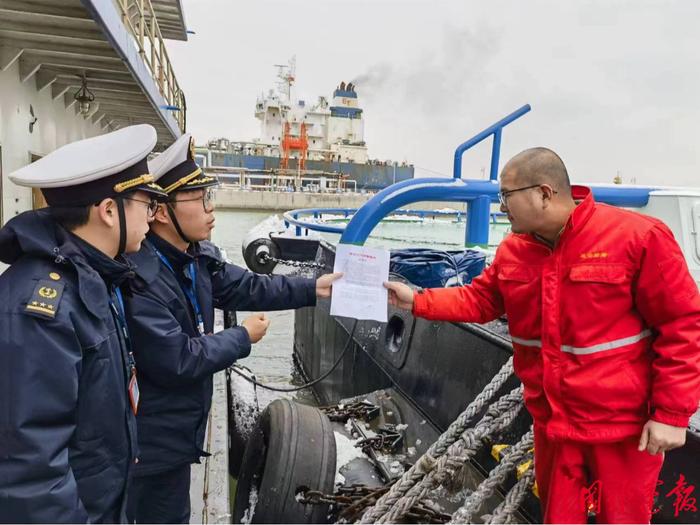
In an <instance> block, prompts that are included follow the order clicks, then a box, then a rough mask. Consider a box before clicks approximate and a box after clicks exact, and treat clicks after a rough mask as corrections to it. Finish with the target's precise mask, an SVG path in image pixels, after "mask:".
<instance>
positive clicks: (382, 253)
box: [331, 244, 389, 323]
mask: <svg viewBox="0 0 700 525" xmlns="http://www.w3.org/2000/svg"><path fill="white" fill-rule="evenodd" d="M333 271H334V272H343V276H342V277H341V278H340V279H338V280H337V281H335V282H334V283H333V292H332V295H331V315H340V316H342V317H353V318H355V319H372V320H375V321H381V322H383V323H386V321H387V310H388V307H387V300H388V294H387V289H386V288H384V282H385V281H388V280H389V251H388V250H383V249H381V248H367V247H365V246H355V245H352V244H338V246H337V248H336V251H335V265H334V266H333Z"/></svg>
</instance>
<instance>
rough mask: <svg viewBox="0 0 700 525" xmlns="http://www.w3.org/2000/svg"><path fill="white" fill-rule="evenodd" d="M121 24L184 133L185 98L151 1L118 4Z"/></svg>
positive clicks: (119, 0)
mask: <svg viewBox="0 0 700 525" xmlns="http://www.w3.org/2000/svg"><path fill="white" fill-rule="evenodd" d="M115 3H116V4H117V6H118V7H119V9H120V10H121V15H122V21H123V23H124V25H125V26H126V27H127V29H128V30H129V32H130V33H131V35H132V36H133V38H134V41H135V42H136V45H137V46H138V50H139V54H140V55H141V58H142V59H143V61H144V62H145V63H146V65H147V66H148V68H149V69H150V71H151V75H152V77H153V79H154V80H155V81H156V84H157V85H158V89H159V91H160V94H161V95H162V96H163V98H164V99H165V101H166V104H167V108H166V109H169V110H173V116H174V118H175V120H176V121H177V124H178V126H179V128H180V131H182V132H183V133H184V132H185V127H186V109H187V108H186V106H185V95H184V93H183V92H182V90H181V89H180V85H179V84H178V83H177V79H176V78H175V72H174V71H173V66H172V63H171V62H170V57H169V56H168V51H167V49H166V48H165V42H164V40H163V35H162V34H161V32H160V27H159V26H158V19H157V17H156V14H155V11H154V10H153V6H152V5H151V1H150V0H115Z"/></svg>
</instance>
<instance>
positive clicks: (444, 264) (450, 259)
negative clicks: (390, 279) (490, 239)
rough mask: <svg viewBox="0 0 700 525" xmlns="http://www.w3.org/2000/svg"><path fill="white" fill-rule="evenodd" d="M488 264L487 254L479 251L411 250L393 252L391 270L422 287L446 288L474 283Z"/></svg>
mask: <svg viewBox="0 0 700 525" xmlns="http://www.w3.org/2000/svg"><path fill="white" fill-rule="evenodd" d="M485 264H486V255H485V254H484V253H483V252H480V251H477V250H463V251H460V250H455V251H442V250H431V249H428V248H409V249H406V250H392V251H391V261H390V264H389V271H391V272H393V273H397V274H399V275H401V276H402V277H404V278H406V279H408V280H409V281H410V282H412V283H413V284H415V285H417V286H420V287H422V288H442V287H446V286H461V285H463V284H468V283H470V282H471V280H472V279H473V278H474V277H476V276H477V275H479V274H480V273H481V272H482V271H483V269H484V266H485Z"/></svg>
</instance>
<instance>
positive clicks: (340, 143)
mask: <svg viewBox="0 0 700 525" xmlns="http://www.w3.org/2000/svg"><path fill="white" fill-rule="evenodd" d="M276 67H277V68H278V71H277V85H276V88H275V89H270V90H269V91H268V92H267V93H264V94H262V95H260V96H259V97H258V99H257V100H256V103H255V118H256V119H258V120H259V121H260V136H259V137H258V138H255V139H253V140H250V141H235V140H229V139H226V138H216V139H212V140H210V141H209V142H208V143H207V144H205V145H202V146H201V147H198V148H197V154H198V155H199V160H200V162H201V164H203V165H204V166H205V167H206V168H219V169H217V170H216V171H217V174H218V175H219V176H220V177H221V178H222V180H223V181H224V182H227V181H231V182H238V180H239V177H240V175H241V174H244V175H246V176H247V178H248V180H250V181H251V185H255V182H256V181H258V182H259V181H269V180H272V176H273V175H278V176H279V175H289V176H292V175H296V176H297V177H298V178H303V179H309V180H308V182H309V183H313V182H312V181H311V179H312V178H321V177H322V178H324V179H328V180H339V181H340V184H338V185H336V186H334V187H340V188H342V189H347V190H357V191H376V190H381V189H383V188H385V187H387V186H389V185H391V184H394V183H396V182H401V181H404V180H408V179H412V178H413V173H414V167H413V166H412V165H410V164H409V163H408V162H406V161H401V162H398V161H393V160H379V159H371V158H370V157H369V152H368V148H367V144H366V142H365V139H364V131H365V122H364V112H363V110H362V108H361V106H360V99H359V96H358V91H357V87H356V86H355V85H354V84H353V83H352V82H348V83H345V82H340V83H339V84H338V85H337V86H336V87H335V89H334V90H333V93H332V96H331V97H326V96H319V97H318V98H317V100H316V101H315V102H313V103H308V101H306V100H301V99H296V100H294V97H293V93H292V86H293V84H294V82H295V80H296V77H295V70H296V60H295V59H294V58H292V59H291V60H290V61H289V63H288V64H286V65H278V66H276ZM221 168H229V169H221ZM347 181H354V182H352V183H348V182H347ZM295 189H299V187H298V185H297V186H296V187H295ZM321 189H322V188H321Z"/></svg>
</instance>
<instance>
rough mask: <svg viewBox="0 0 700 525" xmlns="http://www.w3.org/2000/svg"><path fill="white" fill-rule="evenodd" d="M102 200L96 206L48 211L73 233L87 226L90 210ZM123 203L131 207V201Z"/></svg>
mask: <svg viewBox="0 0 700 525" xmlns="http://www.w3.org/2000/svg"><path fill="white" fill-rule="evenodd" d="M131 195H132V194H131V193H129V194H127V195H126V196H131ZM107 198H111V197H107ZM102 200H105V199H102ZM102 200H101V201H99V202H96V203H94V204H87V205H79V206H49V207H48V208H47V209H48V210H49V213H51V217H53V219H54V220H55V221H56V222H57V223H59V224H60V225H61V226H63V227H64V228H65V229H66V230H68V231H73V230H75V229H76V228H78V227H80V226H85V225H86V224H87V223H88V222H89V221H90V209H91V208H92V207H93V206H97V205H99V204H100V202H102ZM115 200H116V199H115ZM122 202H125V206H129V205H130V204H129V203H130V202H131V201H130V200H129V199H123V200H122Z"/></svg>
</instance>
